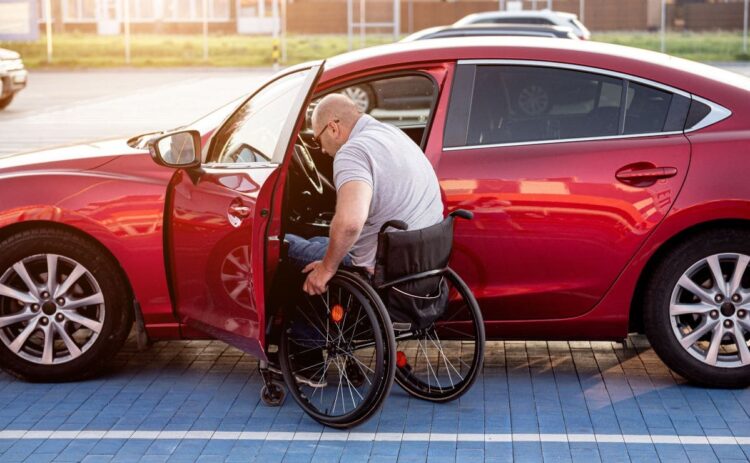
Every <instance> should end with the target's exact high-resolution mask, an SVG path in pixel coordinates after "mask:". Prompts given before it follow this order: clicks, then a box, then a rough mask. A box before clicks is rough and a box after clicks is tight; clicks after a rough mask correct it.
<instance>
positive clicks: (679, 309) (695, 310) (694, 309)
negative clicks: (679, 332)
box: [669, 302, 716, 317]
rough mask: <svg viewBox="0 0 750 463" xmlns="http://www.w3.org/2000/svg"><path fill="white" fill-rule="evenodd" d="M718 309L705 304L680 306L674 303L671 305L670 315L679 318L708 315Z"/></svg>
mask: <svg viewBox="0 0 750 463" xmlns="http://www.w3.org/2000/svg"><path fill="white" fill-rule="evenodd" d="M715 309H716V307H714V306H711V305H708V304H706V303H704V302H699V303H697V304H680V303H673V304H670V305H669V315H671V316H673V317H677V316H680V315H694V314H695V315H706V314H707V313H709V312H711V311H712V310H715Z"/></svg>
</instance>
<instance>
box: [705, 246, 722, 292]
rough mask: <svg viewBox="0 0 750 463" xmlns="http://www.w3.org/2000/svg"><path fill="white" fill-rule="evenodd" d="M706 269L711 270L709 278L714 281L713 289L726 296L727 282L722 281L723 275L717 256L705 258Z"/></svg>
mask: <svg viewBox="0 0 750 463" xmlns="http://www.w3.org/2000/svg"><path fill="white" fill-rule="evenodd" d="M706 262H707V263H708V267H709V268H710V269H711V276H712V277H713V279H714V287H715V288H716V290H717V291H719V292H720V293H722V294H724V295H727V282H726V280H725V279H724V273H723V272H722V271H721V264H720V263H719V256H718V255H713V256H710V257H707V258H706Z"/></svg>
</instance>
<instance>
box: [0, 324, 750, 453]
mask: <svg viewBox="0 0 750 463" xmlns="http://www.w3.org/2000/svg"><path fill="white" fill-rule="evenodd" d="M115 363H116V365H115V366H114V367H113V369H112V371H111V372H110V373H108V374H107V375H105V376H102V377H99V378H96V379H92V380H89V381H83V382H77V383H64V384H29V383H25V382H21V381H18V380H15V379H13V378H11V377H10V376H7V375H4V374H0V390H1V392H0V407H2V408H1V409H2V412H1V413H0V461H2V462H4V463H6V462H21V461H28V462H45V461H84V462H99V461H113V462H128V461H132V462H166V461H169V462H182V461H185V462H192V461H199V462H213V461H226V462H248V461H262V462H263V463H270V462H281V461H288V462H301V461H315V462H316V463H317V462H320V461H342V462H351V461H367V460H369V461H377V462H388V461H394V462H395V461H399V462H402V461H403V462H412V461H414V462H416V461H439V462H449V461H451V462H452V461H461V462H464V461H482V460H483V461H492V462H499V461H518V462H534V461H549V462H566V461H572V462H578V461H581V462H585V463H592V462H596V461H602V462H614V461H642V462H654V461H669V462H673V461H685V462H694V461H721V462H729V461H747V460H748V459H749V458H750V417H748V411H750V402H749V401H748V400H747V399H748V398H749V396H750V391H746V390H708V389H701V388H696V387H692V386H689V385H687V384H685V383H684V382H683V380H682V379H680V378H679V377H675V376H673V375H672V374H671V373H670V371H669V370H668V369H667V368H666V367H665V366H664V365H663V364H662V363H661V361H659V359H658V358H657V357H656V356H655V354H654V353H653V351H652V350H651V349H650V348H649V347H648V343H647V342H646V341H645V339H643V338H642V337H640V336H635V337H631V338H630V339H629V340H628V342H627V344H626V345H624V346H623V345H621V344H618V343H609V342H592V343H589V342H491V343H490V344H489V345H488V348H487V356H486V360H485V368H484V372H483V374H482V375H481V376H480V377H479V379H478V381H477V383H476V385H475V386H474V387H473V388H472V389H471V390H470V391H469V392H468V393H467V394H466V395H465V396H464V397H462V398H461V399H460V400H459V401H456V402H453V403H448V404H430V403H426V402H423V401H420V400H417V399H413V398H410V397H409V396H407V395H406V394H405V393H404V392H403V391H401V390H400V389H399V388H398V386H395V385H394V387H393V389H392V391H391V393H390V396H389V397H388V398H387V400H386V403H385V406H384V407H383V409H382V410H381V411H380V412H379V413H378V414H377V415H375V417H374V418H373V419H371V420H370V421H368V422H366V423H364V424H362V425H360V426H359V427H357V428H354V429H352V430H350V431H334V430H330V429H325V428H323V427H322V426H320V425H318V424H317V423H315V422H314V421H312V420H311V419H310V418H308V417H307V416H306V415H304V414H303V412H302V411H301V409H300V408H299V407H298V406H297V405H296V403H294V401H293V400H292V399H291V398H288V399H287V401H286V402H285V403H284V405H283V406H281V407H278V408H270V407H267V406H265V405H263V404H262V403H261V402H260V400H259V391H260V388H261V386H262V383H261V381H260V377H259V375H258V373H257V363H256V361H255V360H254V359H253V358H252V357H249V356H247V355H245V354H243V353H242V352H240V351H238V350H236V349H234V348H231V347H228V346H227V345H226V344H223V343H221V342H219V341H176V342H158V343H156V344H154V345H153V346H152V347H151V348H150V349H148V350H146V351H144V352H137V351H136V347H135V343H134V342H133V341H132V340H131V341H129V342H128V344H126V347H125V349H124V350H123V352H122V353H121V354H119V355H118V357H117V361H116V362H115Z"/></svg>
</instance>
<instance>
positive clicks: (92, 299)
mask: <svg viewBox="0 0 750 463" xmlns="http://www.w3.org/2000/svg"><path fill="white" fill-rule="evenodd" d="M97 304H104V296H103V295H102V293H96V294H92V295H91V296H86V297H82V298H81V299H75V300H73V301H70V302H68V303H67V304H65V306H64V307H63V310H75V309H79V308H81V307H86V306H89V305H97Z"/></svg>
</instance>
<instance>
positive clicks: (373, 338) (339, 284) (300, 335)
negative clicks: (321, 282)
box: [279, 271, 395, 428]
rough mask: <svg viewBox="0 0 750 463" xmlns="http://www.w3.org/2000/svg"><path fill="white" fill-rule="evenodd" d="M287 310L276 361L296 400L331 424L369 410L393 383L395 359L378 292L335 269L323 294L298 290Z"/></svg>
mask: <svg viewBox="0 0 750 463" xmlns="http://www.w3.org/2000/svg"><path fill="white" fill-rule="evenodd" d="M291 312H292V313H287V314H286V315H285V328H284V330H283V332H282V335H281V340H280V345H279V363H280V366H281V371H282V374H283V376H284V382H286V384H287V386H288V387H289V393H290V394H291V396H292V397H293V398H294V400H295V401H296V402H297V403H298V404H299V405H300V407H302V409H303V410H304V411H305V412H306V413H307V414H309V415H310V416H311V417H312V418H313V419H315V420H317V421H318V422H320V423H323V424H325V425H328V426H332V427H337V428H345V427H349V426H353V425H355V424H357V423H360V422H362V421H364V420H365V419H367V418H369V417H370V416H372V414H374V413H375V412H376V411H377V410H378V409H379V408H380V406H381V405H382V403H383V400H384V399H385V395H386V393H387V392H388V390H389V389H390V386H391V384H392V383H393V374H394V372H393V370H394V364H395V351H394V340H393V331H392V330H391V329H390V319H389V317H388V314H387V313H386V311H385V308H384V307H383V304H382V302H381V301H380V298H379V297H378V296H377V294H375V293H374V292H373V291H372V289H371V288H370V287H369V286H368V285H367V283H366V282H364V280H362V279H361V278H360V277H359V276H357V275H354V274H352V273H348V272H343V271H339V272H338V273H337V274H336V275H335V276H334V277H333V278H332V279H331V281H330V282H329V283H328V291H327V292H326V293H325V294H323V295H320V296H309V297H308V296H306V295H305V296H301V297H300V302H299V303H298V304H296V307H295V308H294V310H292V311H291ZM384 327H389V329H384Z"/></svg>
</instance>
